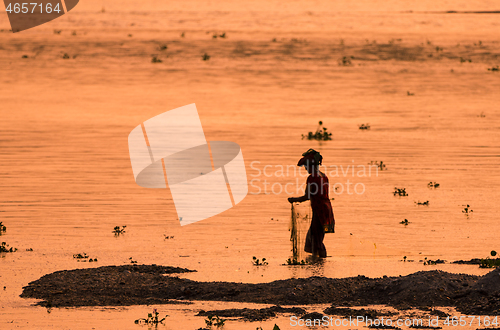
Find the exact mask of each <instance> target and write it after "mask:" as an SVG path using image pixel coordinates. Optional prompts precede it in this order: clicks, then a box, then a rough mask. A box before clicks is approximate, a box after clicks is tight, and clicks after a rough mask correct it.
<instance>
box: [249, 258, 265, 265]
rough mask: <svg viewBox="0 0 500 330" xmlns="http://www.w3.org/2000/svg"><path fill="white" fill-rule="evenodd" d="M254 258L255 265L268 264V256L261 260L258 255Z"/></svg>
mask: <svg viewBox="0 0 500 330" xmlns="http://www.w3.org/2000/svg"><path fill="white" fill-rule="evenodd" d="M252 259H253V261H252V263H253V265H254V266H267V265H268V263H267V261H266V258H262V261H260V259H257V257H255V256H253V258H252Z"/></svg>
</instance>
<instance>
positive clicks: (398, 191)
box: [393, 187, 408, 196]
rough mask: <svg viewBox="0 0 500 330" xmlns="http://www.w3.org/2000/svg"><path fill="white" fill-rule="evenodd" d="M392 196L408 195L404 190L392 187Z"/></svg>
mask: <svg viewBox="0 0 500 330" xmlns="http://www.w3.org/2000/svg"><path fill="white" fill-rule="evenodd" d="M393 194H394V196H408V194H407V193H406V188H398V187H394V192H393Z"/></svg>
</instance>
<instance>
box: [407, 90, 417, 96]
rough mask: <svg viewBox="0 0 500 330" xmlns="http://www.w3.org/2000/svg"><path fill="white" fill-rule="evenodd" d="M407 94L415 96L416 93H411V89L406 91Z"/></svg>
mask: <svg viewBox="0 0 500 330" xmlns="http://www.w3.org/2000/svg"><path fill="white" fill-rule="evenodd" d="M406 95H407V96H414V95H415V93H411V92H410V91H406Z"/></svg>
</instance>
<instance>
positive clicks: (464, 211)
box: [462, 204, 474, 214]
mask: <svg viewBox="0 0 500 330" xmlns="http://www.w3.org/2000/svg"><path fill="white" fill-rule="evenodd" d="M462 206H464V205H462ZM472 212H474V211H472V209H471V208H470V205H469V204H467V206H465V207H464V209H463V210H462V213H464V214H471V213H472Z"/></svg>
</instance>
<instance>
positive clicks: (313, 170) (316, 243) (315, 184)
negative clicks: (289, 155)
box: [288, 149, 335, 258]
mask: <svg viewBox="0 0 500 330" xmlns="http://www.w3.org/2000/svg"><path fill="white" fill-rule="evenodd" d="M302 156H303V157H302V158H301V159H300V160H299V162H298V164H297V166H305V168H306V170H307V172H308V173H309V177H308V178H307V185H306V189H305V192H304V196H301V197H290V198H288V201H289V202H290V203H296V202H299V203H302V202H305V201H307V200H310V201H311V208H312V213H313V216H312V220H311V225H310V227H309V230H308V232H307V236H306V244H305V247H304V251H306V252H308V253H312V254H313V256H319V257H321V258H325V257H326V248H325V244H323V239H324V237H325V231H327V232H332V233H334V232H335V219H334V217H333V210H332V204H331V203H330V198H329V197H328V191H329V183H328V177H327V176H326V175H325V174H324V173H322V172H321V171H320V170H319V166H320V165H321V163H322V160H323V156H321V154H320V153H319V152H317V151H316V150H314V149H309V150H307V151H306V152H305V153H303V154H302Z"/></svg>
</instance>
